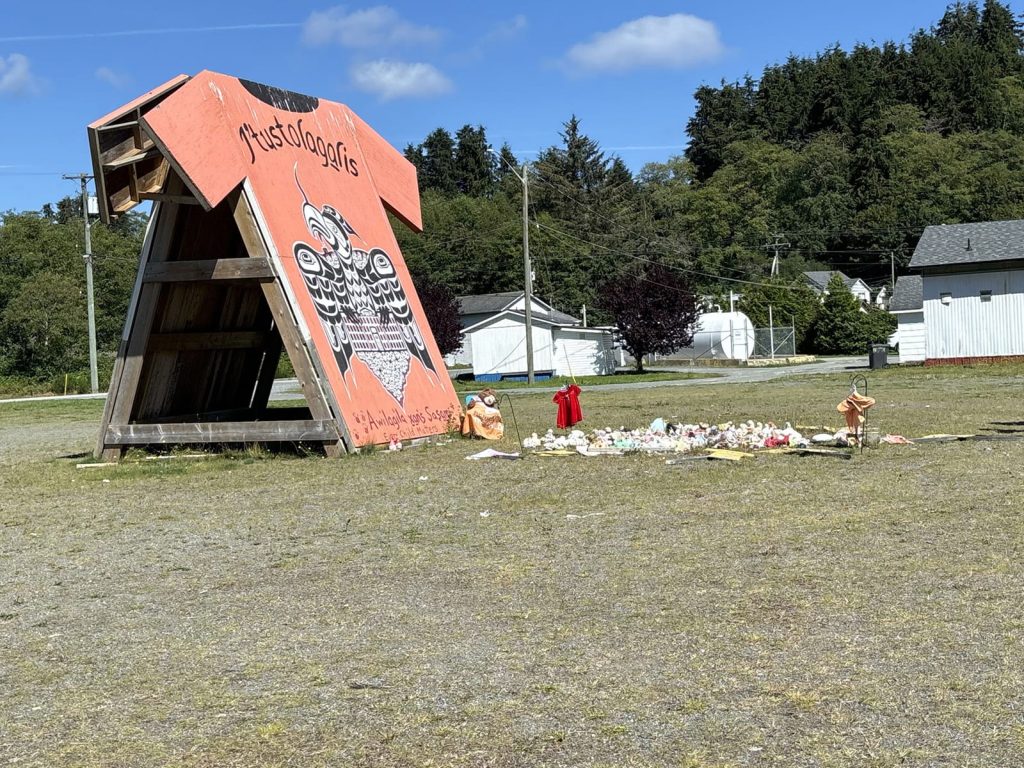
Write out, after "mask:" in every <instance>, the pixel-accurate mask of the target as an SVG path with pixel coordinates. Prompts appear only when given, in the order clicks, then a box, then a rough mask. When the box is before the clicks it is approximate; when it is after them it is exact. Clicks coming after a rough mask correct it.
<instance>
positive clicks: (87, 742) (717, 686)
mask: <svg viewBox="0 0 1024 768" xmlns="http://www.w3.org/2000/svg"><path fill="white" fill-rule="evenodd" d="M918 371H921V373H920V374H918V373H915V372H899V373H894V374H892V375H888V376H872V377H871V384H872V389H871V394H872V395H874V396H876V397H877V398H878V401H879V402H878V405H877V406H876V408H875V409H873V410H872V411H871V416H872V418H873V419H874V421H875V423H876V424H877V425H878V426H879V427H880V428H882V430H883V431H892V432H900V433H903V434H907V435H908V436H909V435H916V434H925V433H933V432H965V431H972V432H976V431H979V430H981V429H985V428H992V423H993V422H1004V424H1003V426H1002V427H1001V428H1003V429H1010V430H1013V429H1017V428H1018V427H1016V426H1014V425H1013V422H1017V421H1024V417H1022V416H1019V415H1018V413H1019V411H1018V410H1017V409H1018V408H1019V404H1018V400H1019V383H1020V382H1019V380H1018V379H1017V378H1016V376H1017V373H1016V369H1012V368H1010V369H1002V368H993V369H985V370H979V371H977V372H976V373H975V375H971V376H963V375H960V373H959V372H957V373H956V374H955V375H949V376H943V375H941V373H938V374H936V373H932V372H927V373H926V372H925V371H924V369H918ZM847 386H848V378H847V377H820V378H819V377H815V378H814V379H813V380H807V379H805V378H800V379H796V378H794V379H792V380H783V381H778V382H772V383H766V384H758V385H744V386H738V385H729V386H722V387H714V386H711V387H702V388H699V389H697V388H695V389H680V388H671V389H669V388H665V389H647V390H636V391H625V392H606V393H601V392H597V391H593V392H586V393H585V399H584V402H583V405H584V410H585V414H586V415H587V417H588V421H587V424H589V426H591V427H594V426H609V425H610V426H619V425H629V426H639V425H642V424H644V423H646V422H648V421H649V420H650V419H652V418H654V417H656V416H663V417H665V418H669V419H680V420H699V421H718V420H723V419H726V418H754V419H761V420H763V419H768V418H772V419H775V420H776V421H784V420H790V421H792V422H794V423H800V424H804V423H809V424H831V425H833V426H838V424H839V419H838V414H837V413H836V411H835V405H836V404H837V403H838V402H839V401H840V400H841V399H842V398H843V397H844V396H845V393H846V389H847ZM515 403H516V412H517V416H518V418H519V421H520V427H521V428H522V429H523V430H524V432H525V431H531V432H532V431H544V430H545V429H547V427H548V426H549V425H553V422H554V405H553V404H551V403H550V402H549V398H548V397H547V396H544V395H521V396H517V397H516V400H515ZM98 420H99V408H98V407H97V406H96V405H95V404H92V403H74V404H70V405H62V406H56V405H48V406H42V405H38V406H33V407H31V408H25V409H19V410H16V411H12V410H11V409H4V410H2V411H0V440H2V441H4V442H3V444H0V456H2V457H3V462H4V463H3V466H2V467H0V499H2V502H0V690H3V692H4V695H3V697H0V756H3V757H5V758H7V759H8V760H16V761H17V762H16V763H15V764H17V765H31V766H55V765H57V766H62V765H67V766H122V765H124V766H128V765H180V766H253V765H268V766H270V765H294V766H328V765H332V766H334V765H354V766H360V765H362V766H378V765H384V766H422V765H465V766H536V765H550V766H647V765H652V766H653V765H659V766H660V765H683V766H691V767H694V766H768V765H778V766H851V765H855V766H891V765H903V766H945V765H948V766H960V765H968V764H970V765H986V766H987V765H1014V764H1016V763H1017V762H1018V758H1019V755H1020V754H1021V751H1022V749H1024V716H1022V715H1021V712H1022V703H1024V702H1022V699H1021V693H1020V692H1021V690H1024V687H1022V683H1024V680H1022V677H1024V672H1022V670H1024V640H1022V638H1024V632H1022V629H1024V613H1022V611H1021V609H1020V594H1021V588H1022V586H1024V578H1022V577H1024V573H1022V571H1024V566H1022V565H1021V547H1022V542H1024V526H1022V524H1021V521H1020V502H1019V501H1018V496H1019V488H1020V486H1021V479H1022V474H1024V469H1022V466H1024V463H1022V462H1024V443H1018V442H998V443H983V442H977V443H953V444H933V445H921V446H911V447H889V448H880V449H878V450H875V451H865V452H864V453H863V454H862V455H860V454H858V455H857V456H855V457H854V459H853V460H852V461H849V462H845V461H844V462H839V461H835V460H829V459H815V458H796V457H785V456H783V457H780V456H774V457H769V456H762V457H760V458H758V459H756V460H754V461H750V462H744V463H742V464H724V465H723V464H707V463H699V464H691V465H686V466H683V467H668V466H665V465H664V463H663V462H662V461H661V460H659V459H658V458H653V457H641V456H627V457H623V458H606V459H584V458H578V459H577V458H569V459H558V458H542V457H530V458H527V459H525V460H523V461H520V462H493V463H483V462H468V461H465V459H464V457H465V456H466V455H467V454H469V453H471V452H474V451H475V450H478V449H479V448H480V447H481V446H480V444H479V443H472V444H471V443H466V442H462V441H456V442H453V443H449V444H447V445H442V446H432V447H428V448H425V449H420V450H407V451H402V452H400V453H388V452H377V453H374V454H371V455H368V456H355V457H349V458H345V459H341V460H334V461H331V460H327V459H323V458H289V457H275V458H269V457H267V455H266V454H263V453H260V452H250V453H239V454H235V455H232V456H230V457H222V458H214V459H208V460H205V461H201V462H186V461H169V462H146V463H137V464H126V465H123V466H120V467H117V468H103V469H95V470H76V469H75V468H74V463H75V461H74V460H73V459H60V458H57V457H58V456H61V455H68V454H74V453H76V452H83V451H88V450H90V449H91V447H92V442H93V440H94V437H95V429H96V427H97V425H98ZM1021 428H1024V427H1021ZM1003 434H1006V433H1003ZM8 441H10V443H9V442H8ZM11 444H13V447H14V448H16V450H14V449H12V447H11ZM497 447H498V448H504V449H506V450H511V449H514V447H515V446H514V445H513V442H512V440H511V439H508V440H506V441H504V443H502V444H499V445H498V446H497Z"/></svg>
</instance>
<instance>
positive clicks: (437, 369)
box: [144, 72, 459, 446]
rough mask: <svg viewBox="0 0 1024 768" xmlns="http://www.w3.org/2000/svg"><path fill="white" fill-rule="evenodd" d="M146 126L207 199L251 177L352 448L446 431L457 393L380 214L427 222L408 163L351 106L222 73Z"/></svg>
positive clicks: (176, 97) (161, 109) (172, 100)
mask: <svg viewBox="0 0 1024 768" xmlns="http://www.w3.org/2000/svg"><path fill="white" fill-rule="evenodd" d="M144 124H145V126H146V128H147V130H148V131H149V133H150V134H151V135H152V136H153V138H154V140H156V141H157V144H158V145H159V146H160V147H161V148H162V149H163V150H164V152H165V154H166V155H168V156H169V159H170V160H171V161H172V164H173V165H175V166H176V167H177V168H178V169H179V171H180V172H181V174H182V175H183V177H184V179H185V181H186V183H187V184H188V185H189V186H190V188H192V190H193V193H195V194H196V195H197V197H199V199H200V200H202V201H203V202H204V203H205V204H206V205H209V206H215V205H216V204H217V203H219V202H220V201H221V200H223V199H224V197H226V196H227V195H228V194H229V193H230V192H231V191H232V190H233V189H235V188H236V187H237V186H238V185H239V184H240V183H241V182H242V180H243V179H245V178H248V180H249V185H250V187H251V189H252V191H253V193H254V196H255V198H256V202H257V204H258V206H259V209H260V211H261V212H262V214H263V219H264V220H265V224H266V230H267V232H266V235H267V236H268V237H269V238H270V239H271V240H272V242H273V245H274V248H275V250H276V253H277V256H278V258H279V259H280V265H281V267H282V269H283V273H284V274H283V278H284V279H285V280H286V281H287V282H288V285H289V287H290V289H291V294H292V296H294V297H295V301H296V303H297V306H296V307H295V311H296V312H298V313H300V314H301V316H302V318H303V319H304V320H305V324H306V326H307V327H308V329H309V332H310V335H311V337H312V343H313V346H314V348H315V352H316V354H317V356H318V357H319V359H320V361H321V362H322V364H323V368H324V370H325V374H326V377H327V383H328V385H329V386H330V387H331V389H332V391H333V393H334V396H335V398H336V401H337V403H338V405H339V407H340V409H341V416H342V418H343V419H344V421H345V424H346V426H347V427H348V430H349V433H350V434H351V435H352V439H353V441H354V443H355V444H356V445H357V446H362V445H367V444H370V443H383V442H388V441H389V440H392V439H395V438H397V439H410V438H414V437H421V436H425V435H432V434H438V433H441V432H444V431H446V429H448V426H449V423H450V419H451V417H452V415H453V414H458V411H459V401H458V397H457V395H456V394H455V390H454V388H453V387H452V384H451V380H450V379H449V377H448V373H447V371H446V369H445V366H444V362H443V360H442V358H441V355H440V352H439V351H438V349H437V345H436V343H435V342H434V338H433V335H432V334H431V332H430V328H429V326H428V325H427V322H426V318H425V317H424V315H423V309H422V306H421V305H420V302H419V299H418V297H417V296H416V292H415V289H414V287H413V284H412V280H411V278H410V277H409V272H408V269H407V268H406V265H405V261H404V259H403V258H402V255H401V253H400V252H399V250H398V243H397V242H396V240H395V236H394V233H393V232H392V230H391V226H390V224H389V222H388V218H387V215H386V212H385V204H386V205H387V207H388V208H389V209H392V210H394V211H395V213H396V214H397V215H399V216H400V218H402V219H403V220H404V221H406V222H408V223H410V224H411V225H413V226H414V227H419V226H420V221H421V218H420V208H419V195H418V191H417V187H416V173H415V169H414V168H413V166H412V165H411V164H410V163H409V162H408V161H407V160H406V159H405V158H404V157H402V155H401V154H400V153H399V152H397V151H396V150H395V149H394V148H392V147H391V146H390V145H388V144H387V142H385V141H384V140H383V139H382V138H381V137H380V136H379V135H377V134H376V133H375V132H374V131H373V130H372V129H370V128H369V126H367V125H366V124H365V123H364V122H363V121H362V120H360V119H359V118H358V117H357V116H355V114H354V113H352V112H351V110H349V109H348V107H346V106H344V105H342V104H338V103H334V102H329V101H323V100H320V99H316V98H313V97H308V96H303V95H301V94H295V93H292V92H288V91H282V90H280V89H275V88H270V87H268V86H264V85H260V84H257V83H252V82H248V81H244V80H239V79H237V78H234V77H230V76H227V75H222V74H217V73H213V72H202V73H200V74H199V75H196V76H195V77H193V78H192V79H191V80H190V81H189V82H188V83H186V84H185V85H184V86H182V87H181V88H179V89H178V90H177V91H176V92H175V93H174V94H172V95H171V96H170V97H168V98H167V99H166V100H165V101H164V102H163V103H162V104H160V105H159V106H158V107H156V108H155V109H153V110H152V111H150V112H149V113H148V114H147V115H146V116H145V118H144Z"/></svg>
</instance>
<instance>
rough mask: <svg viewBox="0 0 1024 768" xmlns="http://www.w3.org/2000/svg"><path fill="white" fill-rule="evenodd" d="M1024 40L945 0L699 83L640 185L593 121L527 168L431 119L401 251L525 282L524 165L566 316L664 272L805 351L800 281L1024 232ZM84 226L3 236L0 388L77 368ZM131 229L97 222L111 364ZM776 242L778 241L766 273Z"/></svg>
mask: <svg viewBox="0 0 1024 768" xmlns="http://www.w3.org/2000/svg"><path fill="white" fill-rule="evenodd" d="M922 21H923V22H924V23H930V21H929V20H922ZM1022 43H1024V36H1022V32H1021V28H1020V25H1019V24H1018V22H1017V19H1016V18H1015V17H1014V15H1013V13H1012V12H1011V10H1010V9H1009V7H1008V6H1007V5H1005V4H1003V3H999V2H996V0H985V1H984V2H983V3H973V2H971V3H956V4H953V5H950V6H949V7H948V8H947V9H946V11H945V14H944V15H943V16H942V18H941V19H939V20H938V21H937V22H935V23H933V24H931V25H930V26H928V27H923V28H921V29H919V30H918V31H916V32H914V33H912V34H910V36H909V37H908V38H907V39H906V40H905V41H903V42H887V43H884V44H882V45H866V44H862V45H857V46H855V47H854V48H853V49H852V50H850V51H846V50H843V49H841V48H839V47H838V46H832V47H828V48H825V49H824V50H823V51H822V52H821V53H819V54H817V55H816V56H813V57H797V56H791V57H790V58H788V59H787V60H786V61H784V62H782V63H776V64H771V65H769V66H767V67H766V68H765V69H764V71H763V72H762V73H760V76H758V77H754V76H753V75H751V76H748V77H746V78H744V79H743V80H742V81H740V82H731V83H727V82H723V83H721V84H720V85H718V86H702V87H700V88H698V89H697V91H696V93H695V94H693V98H694V99H695V109H694V112H693V117H692V118H691V119H690V121H689V123H688V124H687V125H686V126H685V131H686V134H687V139H688V146H687V149H686V151H685V152H684V153H683V155H681V156H676V157H670V158H668V159H666V160H665V162H663V163H654V164H650V165H647V166H645V167H644V168H643V169H642V170H641V171H640V172H639V173H638V174H636V175H633V174H631V173H630V170H629V169H628V168H627V166H626V165H625V164H624V163H623V161H622V160H621V159H620V158H618V157H615V156H609V155H607V154H606V153H605V152H603V151H602V149H601V147H600V145H599V143H598V142H597V141H596V140H594V139H593V138H591V137H590V136H588V135H587V134H586V132H585V115H584V116H582V117H581V116H575V115H573V116H568V118H567V120H566V122H565V123H564V124H563V125H562V126H561V131H560V133H559V141H558V143H556V144H554V145H553V146H551V147H549V148H547V149H546V150H544V151H543V152H541V153H540V154H539V156H537V157H536V158H534V159H532V160H530V162H529V163H527V164H526V166H525V167H524V164H523V161H522V159H520V158H516V157H515V156H514V154H513V153H512V151H511V150H510V149H509V147H508V146H503V147H501V148H500V150H498V151H495V150H492V149H491V145H490V143H489V141H488V139H487V135H486V129H485V127H484V126H482V125H476V126H474V125H466V126H463V127H462V128H459V129H458V130H456V131H455V132H454V133H452V132H451V131H450V130H448V129H447V128H444V127H439V128H437V129H436V130H434V131H432V132H431V133H430V134H429V135H428V136H426V137H425V138H424V140H423V142H422V143H420V144H418V145H411V146H408V147H406V148H405V155H406V157H408V158H409V160H410V161H411V162H413V163H414V164H415V165H416V167H417V169H418V172H419V180H420V187H421V193H422V203H423V214H424V225H425V231H424V232H423V233H421V234H413V233H411V232H409V231H408V230H406V229H404V228H403V227H402V226H401V225H397V226H396V231H397V232H398V234H399V241H400V244H401V247H402V251H403V253H404V254H405V257H406V260H407V261H408V263H409V266H410V269H411V270H412V272H413V276H414V278H415V279H416V280H417V282H418V283H420V284H424V285H425V284H427V283H431V284H434V285H438V284H439V285H440V286H442V287H445V286H446V287H447V288H449V289H450V290H451V291H453V292H454V293H457V294H471V293H488V292H494V291H503V290H513V289H516V288H519V287H520V286H521V285H522V260H521V256H520V254H521V248H522V219H521V211H522V195H523V188H524V183H523V178H524V177H523V175H524V173H525V174H526V180H527V181H528V187H529V221H530V246H531V254H532V256H533V262H534V271H535V290H536V292H537V293H538V294H539V295H541V296H542V297H543V298H544V299H546V300H548V301H549V302H551V303H553V304H554V305H555V306H556V307H558V308H559V309H562V310H564V311H567V312H570V313H573V314H576V313H578V312H579V310H580V308H581V307H582V306H583V305H584V304H585V305H587V307H588V315H589V316H590V317H592V318H595V319H597V320H608V319H610V315H608V314H607V313H606V312H603V310H604V309H605V308H603V307H602V306H601V295H602V293H601V289H602V287H603V286H606V285H607V284H608V283H609V282H611V281H614V280H616V279H617V278H619V277H624V276H635V275H636V274H637V273H640V274H643V273H645V272H646V271H647V270H650V269H655V268H656V269H657V270H661V271H662V273H664V270H666V269H667V270H670V271H671V272H672V273H673V274H675V275H678V276H680V277H681V278H683V279H684V280H685V282H686V284H687V285H688V286H689V287H690V288H691V289H692V290H693V291H695V292H697V293H699V294H702V295H710V296H716V297H722V298H721V301H722V303H727V302H728V300H727V297H728V294H729V292H730V291H735V292H736V293H739V294H742V295H743V299H742V300H741V304H740V306H741V308H743V309H744V310H745V311H747V312H748V314H750V315H751V316H752V319H754V321H755V323H757V324H764V323H765V321H766V319H767V318H766V317H763V314H764V312H765V311H766V307H767V305H768V304H771V305H773V306H774V307H776V308H778V307H780V306H782V307H785V309H784V312H785V315H784V316H787V315H788V316H791V317H793V318H794V319H795V321H796V324H797V326H798V332H799V334H800V338H801V341H802V343H803V344H804V346H808V345H811V346H814V345H815V344H816V341H815V323H816V318H817V316H818V315H819V314H820V311H819V304H818V303H817V302H816V300H815V299H814V298H813V297H811V296H810V295H809V293H808V291H806V290H805V289H802V288H800V287H798V285H799V277H800V273H801V272H802V271H804V270H807V269H840V270H842V271H844V272H846V273H847V274H848V275H850V276H856V277H861V278H863V279H864V280H865V281H866V282H868V283H869V285H871V286H872V287H875V288H878V287H881V286H882V285H885V284H887V283H888V281H889V279H890V270H891V267H892V266H893V265H895V268H896V270H897V272H900V271H902V270H903V268H904V267H905V266H906V264H907V262H908V261H909V259H910V256H911V254H912V251H913V248H914V245H915V244H916V242H917V239H918V238H919V237H920V235H921V232H922V230H923V228H924V227H925V226H927V225H929V224H940V223H954V222H963V221H980V220H999V219H1013V218H1024V58H1022ZM679 97H680V95H679V94H671V93H669V94H665V98H666V99H669V98H679ZM682 128H683V127H682V126H680V129H681V131H682ZM80 213H81V211H80V208H76V205H75V203H74V201H71V200H65V201H62V203H61V204H59V205H58V206H57V207H56V208H50V207H47V208H46V209H45V210H44V211H41V212H32V213H8V214H6V215H4V217H3V219H2V223H0V375H15V374H17V375H23V376H30V377H35V378H37V379H39V378H44V379H45V378H46V377H53V376H57V375H59V374H63V373H64V372H68V371H72V372H73V371H77V370H82V369H84V367H85V346H86V342H85V333H84V325H85V323H84V317H85V311H84V295H83V294H84V290H83V288H84V277H83V269H82V263H81V258H80V253H81V240H82V223H81V219H80ZM143 225H144V222H143V221H142V220H141V217H138V216H129V217H127V218H126V219H125V220H123V221H122V222H120V223H118V225H117V226H115V227H113V228H107V227H103V226H102V225H97V226H96V227H95V228H94V242H95V251H96V254H97V258H96V270H97V296H98V303H99V314H98V316H99V318H100V346H101V349H103V350H104V351H105V352H106V354H107V357H108V358H109V355H110V353H111V352H112V350H113V349H114V343H115V340H116V336H117V331H118V329H119V327H120V324H121V322H122V320H123V312H124V308H125V306H126V304H127V298H128V292H129V289H130V285H131V280H132V277H133V274H134V269H135V256H136V254H137V251H138V246H139V241H140V239H141V231H142V227H143ZM773 242H780V243H785V244H786V245H784V246H783V247H781V248H780V256H781V261H780V270H779V275H778V276H777V277H775V278H771V277H770V273H771V262H772V257H773V250H772V249H770V248H768V247H766V246H768V244H770V243H773ZM53 308H59V311H54V310H53ZM882 325H884V323H882ZM823 339H824V337H823V336H820V334H819V338H818V343H817V346H818V348H819V349H822V350H823V351H828V350H826V349H825V347H826V346H827V345H826V344H825V343H824V341H823Z"/></svg>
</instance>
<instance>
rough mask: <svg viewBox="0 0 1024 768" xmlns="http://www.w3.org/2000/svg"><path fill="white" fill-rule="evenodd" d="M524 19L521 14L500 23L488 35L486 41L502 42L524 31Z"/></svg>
mask: <svg viewBox="0 0 1024 768" xmlns="http://www.w3.org/2000/svg"><path fill="white" fill-rule="evenodd" d="M526 26H527V25H526V17H525V16H524V15H523V14H521V13H520V14H518V15H516V16H513V17H512V18H511V19H509V20H507V21H502V22H500V23H498V24H496V25H495V26H494V28H493V29H492V30H491V31H490V32H489V33H488V35H487V38H486V39H488V40H502V39H508V38H510V37H515V36H516V35H518V34H519V33H520V32H522V31H524V30H525V29H526Z"/></svg>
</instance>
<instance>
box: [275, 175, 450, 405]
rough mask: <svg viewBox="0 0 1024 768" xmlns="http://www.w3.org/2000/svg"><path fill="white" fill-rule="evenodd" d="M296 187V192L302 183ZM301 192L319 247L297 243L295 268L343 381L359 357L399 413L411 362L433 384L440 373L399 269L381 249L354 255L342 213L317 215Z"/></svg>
mask: <svg viewBox="0 0 1024 768" xmlns="http://www.w3.org/2000/svg"><path fill="white" fill-rule="evenodd" d="M295 183H296V184H297V185H298V177H297V176H296V179H295ZM299 191H300V192H302V199H303V204H302V215H303V217H304V218H305V220H306V227H307V228H308V229H309V234H310V235H311V236H312V238H313V240H314V241H315V243H316V244H314V245H309V244H307V243H304V242H301V241H299V242H297V243H295V245H294V247H293V251H294V253H295V261H296V263H298V265H299V269H300V270H301V271H302V277H303V279H304V280H305V283H306V288H307V289H308V290H309V295H310V297H312V299H313V304H314V305H315V306H316V311H317V315H319V317H320V324H321V325H322V326H323V329H324V332H325V333H326V334H327V339H328V341H330V344H331V348H332V349H333V350H334V357H335V359H336V360H337V361H338V368H339V369H340V370H341V377H342V380H343V381H344V380H345V378H346V375H347V373H348V371H349V369H350V368H351V360H352V358H353V357H358V358H359V359H360V360H361V361H362V362H363V363H364V364H365V365H366V367H367V368H369V369H370V371H371V372H372V373H373V375H374V376H376V377H377V379H378V380H379V381H380V383H381V386H383V387H384V389H386V390H387V391H388V393H390V395H391V396H392V397H393V398H395V400H396V401H398V404H399V405H402V404H403V401H404V399H405V383H406V378H407V376H408V374H409V365H410V361H411V360H412V358H413V357H415V358H418V359H419V361H420V362H421V363H423V365H424V367H426V368H427V370H429V371H431V372H432V373H434V375H435V376H436V374H437V371H436V370H435V368H434V363H433V362H432V361H431V359H430V354H429V352H428V351H427V346H426V344H425V343H424V342H423V334H422V333H421V332H420V329H419V326H418V325H417V323H416V318H415V317H413V314H412V309H411V307H410V306H409V299H408V297H407V296H406V294H405V289H404V288H402V283H401V281H400V280H399V279H398V275H397V274H396V273H395V266H394V263H393V262H392V260H391V257H390V256H388V254H387V252H386V251H384V250H383V249H381V248H370V249H369V250H362V249H359V248H356V247H354V246H353V244H352V238H353V237H355V238H359V235H357V234H356V231H355V230H354V229H353V228H352V225H351V224H349V223H348V222H347V221H345V218H344V217H343V216H342V215H341V214H340V213H339V212H338V211H337V209H335V208H333V207H331V206H330V205H324V206H323V207H322V208H320V209H317V208H316V206H314V205H313V204H312V203H310V202H309V199H308V198H307V197H306V193H305V191H304V190H303V189H302V186H301V185H299ZM359 239H360V240H361V239H362V238H359ZM364 242H365V241H364Z"/></svg>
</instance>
